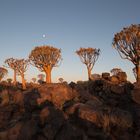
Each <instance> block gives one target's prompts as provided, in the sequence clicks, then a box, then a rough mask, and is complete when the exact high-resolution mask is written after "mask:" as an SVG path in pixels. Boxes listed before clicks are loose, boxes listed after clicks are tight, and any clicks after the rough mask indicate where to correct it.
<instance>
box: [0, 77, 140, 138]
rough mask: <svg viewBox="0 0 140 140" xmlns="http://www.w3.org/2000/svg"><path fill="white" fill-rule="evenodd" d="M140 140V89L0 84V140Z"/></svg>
mask: <svg viewBox="0 0 140 140" xmlns="http://www.w3.org/2000/svg"><path fill="white" fill-rule="evenodd" d="M132 139H133V140H139V139H140V88H139V87H138V86H135V85H133V84H131V83H129V82H121V83H116V82H114V83H113V82H110V81H107V80H103V79H99V80H95V81H90V82H83V83H79V84H75V83H73V82H71V83H70V84H69V85H67V84H66V83H65V84H47V85H46V84H44V85H38V86H30V87H28V88H27V90H25V91H23V90H21V89H20V88H16V87H13V86H12V85H11V86H10V85H2V84H1V85H0V140H132Z"/></svg>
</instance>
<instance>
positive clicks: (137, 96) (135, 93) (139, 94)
mask: <svg viewBox="0 0 140 140" xmlns="http://www.w3.org/2000/svg"><path fill="white" fill-rule="evenodd" d="M132 99H133V101H134V102H136V103H137V104H140V88H139V87H137V88H134V89H133V90H132Z"/></svg>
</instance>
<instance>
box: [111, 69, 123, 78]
mask: <svg viewBox="0 0 140 140" xmlns="http://www.w3.org/2000/svg"><path fill="white" fill-rule="evenodd" d="M110 72H111V73H112V75H114V76H116V75H117V74H118V73H119V72H122V69H120V68H113V69H112V70H111V71H110Z"/></svg>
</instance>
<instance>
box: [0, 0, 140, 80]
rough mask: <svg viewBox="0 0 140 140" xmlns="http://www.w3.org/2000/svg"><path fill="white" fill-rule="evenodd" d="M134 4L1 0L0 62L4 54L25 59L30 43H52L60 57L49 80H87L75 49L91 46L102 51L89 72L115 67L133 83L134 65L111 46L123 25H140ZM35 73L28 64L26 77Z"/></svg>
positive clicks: (121, 0) (137, 0) (139, 1)
mask: <svg viewBox="0 0 140 140" xmlns="http://www.w3.org/2000/svg"><path fill="white" fill-rule="evenodd" d="M139 6H140V0H0V56H1V57H0V66H2V65H3V62H4V60H5V59H6V58H9V57H14V58H28V56H29V54H30V52H31V50H32V49H33V48H34V47H35V46H39V45H53V46H54V47H57V48H61V50H62V57H63V62H62V64H61V66H60V67H58V68H54V69H53V71H52V80H53V82H57V81H58V78H60V77H62V78H64V80H66V81H68V82H70V81H77V80H87V79H88V78H87V70H86V66H85V65H84V64H82V63H81V62H80V59H79V57H78V56H77V55H76V53H75V51H76V50H77V49H79V48H80V47H93V48H100V49H101V55H100V57H99V59H98V61H97V62H96V64H95V66H94V68H93V71H92V73H99V74H101V73H102V72H109V71H110V70H111V69H112V68H114V67H119V68H121V69H122V70H123V71H126V73H127V75H128V80H130V81H134V80H135V78H134V76H133V72H132V68H133V67H134V66H133V64H132V63H131V62H129V61H128V60H122V59H121V58H120V56H119V54H118V52H117V51H116V50H115V49H113V48H112V45H111V44H112V40H113V37H114V34H115V33H117V32H120V31H121V30H122V29H123V27H127V26H130V25H131V24H140V8H139ZM8 70H9V74H8V77H13V73H12V71H11V70H10V69H8ZM38 74H40V72H39V70H38V69H37V68H35V67H33V66H30V67H29V69H28V71H27V73H26V79H27V80H28V81H30V79H31V78H33V77H37V75H38ZM8 77H6V78H8Z"/></svg>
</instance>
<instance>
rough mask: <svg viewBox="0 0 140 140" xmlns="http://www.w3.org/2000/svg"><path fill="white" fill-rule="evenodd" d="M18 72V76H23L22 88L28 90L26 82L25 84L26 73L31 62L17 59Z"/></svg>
mask: <svg viewBox="0 0 140 140" xmlns="http://www.w3.org/2000/svg"><path fill="white" fill-rule="evenodd" d="M16 64H17V67H16V72H17V74H18V75H20V76H21V79H22V88H23V89H26V82H25V78H24V76H25V72H26V71H27V66H28V64H29V60H25V59H16Z"/></svg>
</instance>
